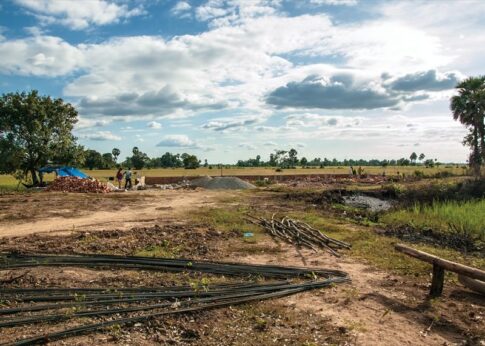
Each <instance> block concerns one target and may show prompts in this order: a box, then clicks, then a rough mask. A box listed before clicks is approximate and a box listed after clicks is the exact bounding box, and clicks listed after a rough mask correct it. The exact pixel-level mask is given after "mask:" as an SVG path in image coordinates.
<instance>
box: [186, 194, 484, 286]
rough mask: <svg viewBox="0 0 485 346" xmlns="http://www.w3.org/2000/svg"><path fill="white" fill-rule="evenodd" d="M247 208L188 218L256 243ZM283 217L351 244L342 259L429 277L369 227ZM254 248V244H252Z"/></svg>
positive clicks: (302, 215)
mask: <svg viewBox="0 0 485 346" xmlns="http://www.w3.org/2000/svg"><path fill="white" fill-rule="evenodd" d="M241 197H242V198H241V199H240V202H242V203H244V196H241ZM248 210H249V209H248V207H245V206H244V204H241V205H239V206H228V207H226V208H224V209H220V208H201V209H199V210H198V211H197V212H196V213H195V214H194V215H192V217H193V218H194V219H195V220H198V221H203V222H204V223H207V224H209V225H211V226H212V227H214V228H215V229H217V230H219V231H236V230H237V231H241V232H243V231H249V232H254V235H255V241H256V243H258V242H259V240H260V239H262V237H265V236H267V235H265V233H264V231H263V229H262V228H261V227H259V226H255V225H253V224H251V223H248V222H247V221H246V220H245V214H246V212H247V211H248ZM251 214H254V215H258V216H265V217H271V213H270V212H268V211H266V212H265V211H263V210H261V212H258V213H255V212H254V211H252V212H251ZM283 215H286V216H289V217H291V218H294V219H298V220H301V221H304V222H306V223H308V224H310V225H311V226H313V227H315V228H317V229H319V230H321V231H323V232H324V233H325V234H326V235H328V236H330V237H333V238H335V239H339V240H342V241H345V242H348V243H350V244H352V249H351V250H350V251H342V255H343V256H344V257H346V256H351V257H356V258H359V259H361V260H363V261H364V262H367V263H369V264H371V265H373V266H375V267H377V268H380V269H383V270H387V271H390V272H393V273H396V274H399V275H409V276H413V277H419V278H422V279H423V280H427V279H428V278H429V274H430V269H431V265H429V264H428V263H425V262H423V261H420V260H417V259H414V258H411V257H409V256H407V255H404V254H402V253H399V252H397V251H396V250H394V245H395V244H396V243H406V242H405V241H402V240H400V239H398V238H395V237H389V236H383V235H380V234H378V233H376V232H375V231H374V230H373V229H372V228H371V227H366V226H362V225H356V224H353V223H351V221H350V220H345V219H341V218H338V217H333V216H330V215H326V214H322V212H321V211H319V210H312V209H307V210H305V211H303V210H298V208H295V210H293V211H291V212H284V213H280V214H277V215H276V217H281V216H283ZM409 245H410V246H412V247H414V248H416V249H418V250H422V251H426V252H429V253H431V254H434V255H437V256H440V257H443V258H446V259H449V260H452V261H456V262H459V263H463V264H466V265H470V266H474V267H477V268H485V258H479V257H475V256H466V255H464V254H463V253H460V252H459V251H455V250H452V249H448V248H441V247H435V246H432V245H426V244H409ZM252 246H254V245H252ZM243 250H244V251H246V252H248V253H250V251H251V247H250V246H244V247H242V248H241V252H244V251H243ZM447 277H448V278H453V279H454V278H455V275H452V274H451V273H447Z"/></svg>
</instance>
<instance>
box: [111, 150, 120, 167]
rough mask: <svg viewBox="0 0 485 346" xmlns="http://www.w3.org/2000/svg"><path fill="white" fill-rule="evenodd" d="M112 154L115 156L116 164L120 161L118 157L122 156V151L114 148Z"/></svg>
mask: <svg viewBox="0 0 485 346" xmlns="http://www.w3.org/2000/svg"><path fill="white" fill-rule="evenodd" d="M111 154H112V155H113V160H114V161H115V163H116V162H117V161H118V156H120V154H121V151H120V149H118V148H113V150H111Z"/></svg>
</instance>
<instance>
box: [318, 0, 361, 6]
mask: <svg viewBox="0 0 485 346" xmlns="http://www.w3.org/2000/svg"><path fill="white" fill-rule="evenodd" d="M310 3H311V4H314V5H332V6H355V5H357V3H358V1H357V0H310Z"/></svg>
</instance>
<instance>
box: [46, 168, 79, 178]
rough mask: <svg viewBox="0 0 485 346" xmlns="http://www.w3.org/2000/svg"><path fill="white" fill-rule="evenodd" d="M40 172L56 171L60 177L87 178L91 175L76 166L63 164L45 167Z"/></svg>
mask: <svg viewBox="0 0 485 346" xmlns="http://www.w3.org/2000/svg"><path fill="white" fill-rule="evenodd" d="M39 172H40V173H52V172H56V174H57V176H58V177H78V178H83V179H87V178H89V176H88V175H87V174H85V173H83V172H81V171H80V170H79V169H77V168H74V167H67V166H61V167H43V168H41V169H39Z"/></svg>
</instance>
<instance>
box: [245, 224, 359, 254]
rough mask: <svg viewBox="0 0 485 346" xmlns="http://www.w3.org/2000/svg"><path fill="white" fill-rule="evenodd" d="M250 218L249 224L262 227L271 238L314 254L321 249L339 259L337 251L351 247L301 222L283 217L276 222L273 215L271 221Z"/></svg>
mask: <svg viewBox="0 0 485 346" xmlns="http://www.w3.org/2000/svg"><path fill="white" fill-rule="evenodd" d="M250 217H251V219H250V220H249V221H250V222H253V223H255V224H257V225H260V226H262V227H263V228H264V229H265V231H267V232H268V233H269V234H270V235H271V236H272V237H274V238H276V239H281V240H283V241H285V242H287V243H290V244H294V245H296V246H302V247H307V248H309V249H312V250H314V251H315V252H316V251H317V250H318V249H323V250H325V251H328V252H330V253H331V254H332V255H334V256H337V257H340V254H339V253H338V252H337V250H339V249H350V247H351V245H350V244H348V243H345V242H343V241H340V240H337V239H333V238H330V237H328V236H326V235H325V234H324V233H323V232H321V231H319V230H317V229H315V228H313V227H311V226H310V225H308V224H306V223H304V222H302V221H298V220H293V219H290V218H288V217H283V218H282V219H281V221H278V220H276V219H275V218H274V215H273V216H272V218H271V219H265V218H263V217H254V216H250Z"/></svg>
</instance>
